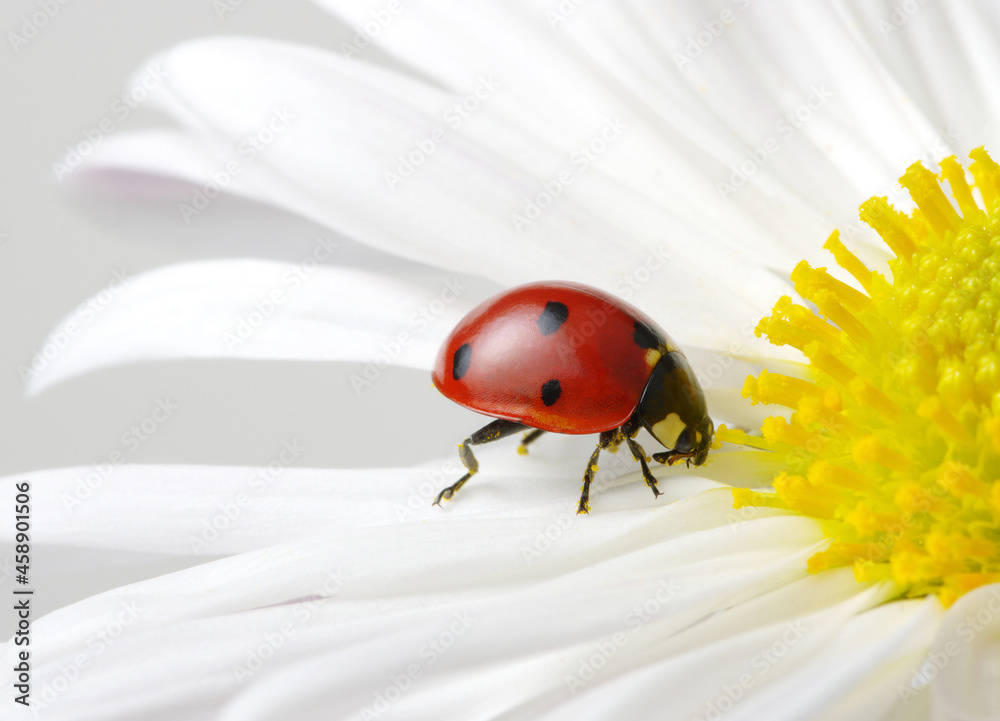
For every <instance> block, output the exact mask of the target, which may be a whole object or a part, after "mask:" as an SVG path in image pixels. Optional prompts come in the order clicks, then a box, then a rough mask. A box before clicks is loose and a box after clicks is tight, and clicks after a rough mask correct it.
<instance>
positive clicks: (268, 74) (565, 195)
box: [91, 39, 792, 348]
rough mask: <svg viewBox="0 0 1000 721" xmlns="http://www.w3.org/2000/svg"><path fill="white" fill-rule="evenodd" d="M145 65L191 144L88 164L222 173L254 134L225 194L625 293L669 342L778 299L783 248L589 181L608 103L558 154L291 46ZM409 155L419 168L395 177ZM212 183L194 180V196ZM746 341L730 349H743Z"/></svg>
mask: <svg viewBox="0 0 1000 721" xmlns="http://www.w3.org/2000/svg"><path fill="white" fill-rule="evenodd" d="M154 64H160V65H162V66H163V67H165V68H166V71H165V72H166V73H167V76H168V80H166V81H165V82H164V83H163V84H162V85H161V87H160V88H159V93H158V96H156V97H158V99H159V102H160V103H161V104H162V105H163V106H164V107H166V108H167V109H168V110H171V111H173V112H174V113H175V114H176V115H177V116H178V117H179V118H180V119H181V120H182V121H186V122H187V123H188V124H189V125H190V126H191V129H192V132H194V133H196V134H199V135H207V136H208V139H207V140H201V139H200V138H196V139H195V140H192V141H189V142H187V143H181V145H182V147H183V149H184V152H183V153H176V154H172V153H170V152H168V151H169V149H170V148H173V147H175V146H176V145H178V142H179V141H177V140H176V138H173V137H172V136H166V137H165V140H166V146H165V149H158V150H151V151H148V152H145V153H142V154H140V155H139V156H138V157H139V159H138V160H137V159H136V157H135V156H134V155H133V156H132V157H129V156H130V155H131V154H130V153H129V152H128V150H129V148H130V147H131V146H134V145H135V143H136V141H135V140H134V139H130V138H128V137H125V138H123V139H119V140H114V141H110V142H109V143H107V144H106V145H105V147H104V148H103V149H102V150H99V152H98V154H97V155H95V157H94V159H93V160H92V161H91V162H92V164H93V167H94V168H100V169H102V170H103V171H105V172H106V171H107V169H108V168H109V167H112V166H114V165H115V164H118V165H119V166H120V167H121V168H122V169H124V170H126V171H127V172H129V173H134V172H135V171H136V169H137V166H139V165H140V164H142V163H149V164H150V165H149V166H148V167H147V170H149V171H150V172H156V173H165V174H179V175H182V176H184V177H190V176H192V175H196V174H197V173H199V172H204V169H205V168H206V167H211V166H212V165H213V164H215V165H217V172H223V170H224V169H225V167H227V166H226V165H225V164H224V163H223V158H220V157H219V156H218V153H219V148H220V147H222V146H224V145H225V142H226V141H227V140H228V142H230V143H233V144H236V143H238V142H239V140H240V139H241V138H244V137H245V136H247V135H248V134H249V135H251V136H252V135H254V133H255V131H258V130H260V129H261V128H264V129H265V130H262V131H261V132H266V135H267V137H268V138H270V139H271V142H269V143H268V144H266V146H262V147H261V149H260V150H259V151H256V150H254V149H253V148H252V147H251V148H250V150H251V151H253V155H252V158H244V157H243V156H242V155H241V153H240V150H241V148H242V149H245V148H243V146H239V147H237V148H233V149H232V151H231V156H230V158H231V159H230V162H233V163H235V164H236V165H237V166H238V167H239V168H240V173H239V174H240V175H241V176H242V177H241V179H240V180H239V182H238V184H237V183H236V182H235V181H234V184H233V189H234V190H235V191H236V192H240V193H243V194H245V195H247V196H248V197H252V198H257V199H267V200H268V202H271V203H273V204H276V205H279V206H281V207H285V208H288V209H289V210H292V211H294V212H297V213H299V214H301V215H304V216H306V217H308V218H311V219H313V220H315V221H317V222H319V223H322V224H323V225H326V226H327V227H330V228H333V229H334V230H337V231H338V232H340V233H343V234H345V235H347V236H350V237H355V238H358V239H361V240H363V241H364V242H367V243H370V244H372V245H373V246H375V247H378V248H380V249H382V250H385V251H388V252H392V253H396V254H399V255H402V256H404V257H407V258H411V259H416V260H420V261H421V262H427V263H433V264H437V265H439V266H441V267H446V268H454V269H457V270H459V271H462V272H467V273H480V274H484V275H486V276H487V277H489V278H492V279H494V280H497V281H499V282H501V283H503V284H507V285H509V284H514V283H517V282H521V281H524V280H529V279H537V278H541V277H563V278H573V279H576V280H581V281H583V282H588V283H591V284H594V285H598V286H600V287H604V288H606V289H611V290H618V291H619V292H622V293H623V294H626V295H632V294H635V295H636V298H642V299H644V300H645V302H646V303H648V304H652V305H655V306H659V307H668V308H671V309H673V310H675V312H676V320H673V321H672V331H671V332H674V333H676V335H678V336H679V337H680V338H681V339H682V341H684V342H686V343H695V344H699V343H700V344H703V345H706V346H709V347H719V348H721V347H724V345H725V343H723V337H724V336H725V335H726V334H725V333H723V325H722V319H724V318H733V317H738V318H742V319H743V321H744V322H749V321H750V320H751V319H755V317H759V316H760V315H761V314H762V312H763V311H765V310H766V309H767V308H768V307H769V305H770V303H771V302H772V301H773V299H774V298H775V297H776V295H778V294H780V293H782V292H787V290H788V288H787V284H786V283H784V282H783V281H780V280H778V279H777V277H776V276H775V275H773V274H771V273H769V272H767V271H765V270H764V269H763V266H764V265H773V266H778V267H789V265H790V263H791V262H792V257H791V256H790V255H783V256H781V257H778V255H775V253H774V252H771V251H767V250H766V245H767V243H766V242H765V241H763V240H760V241H759V242H758V241H754V243H753V245H754V246H756V248H757V252H756V253H755V254H753V255H749V254H746V253H745V251H740V250H738V249H743V248H745V247H746V243H745V239H740V238H738V237H737V236H736V235H735V233H734V232H726V233H721V232H718V231H712V232H710V233H709V232H707V231H706V228H707V218H708V217H709V216H706V215H705V214H704V213H703V212H702V211H701V210H697V212H694V211H692V208H697V207H700V206H695V205H693V204H692V202H691V201H690V200H689V199H683V198H681V199H679V200H677V201H676V205H677V206H678V207H676V208H675V207H672V206H671V204H668V206H667V207H664V206H663V202H662V199H665V198H666V199H671V198H675V197H676V196H677V192H676V189H671V192H657V193H656V195H655V198H654V197H645V196H643V195H640V194H637V193H636V192H635V189H634V188H629V187H626V185H625V184H624V183H623V182H622V180H621V179H620V178H618V177H615V176H613V175H612V174H609V173H608V172H606V171H605V170H603V162H604V159H605V158H611V157H613V156H614V155H615V154H617V153H621V152H625V151H626V150H627V149H628V148H630V147H632V144H634V142H635V141H633V140H628V137H629V133H628V130H629V128H631V127H632V126H631V125H629V124H630V123H633V122H634V121H633V120H632V119H631V118H629V117H628V116H624V115H623V116H622V117H623V118H625V119H624V120H623V121H622V122H624V123H625V124H626V125H628V128H624V129H623V128H621V127H619V124H618V123H617V121H616V120H615V118H616V117H618V113H617V110H616V107H614V106H611V107H608V108H606V109H605V111H604V112H603V113H602V114H601V115H599V116H595V118H594V120H593V122H592V123H591V125H592V128H591V129H590V130H589V131H588V134H587V135H585V136H581V137H578V138H571V139H570V141H569V142H570V143H571V145H570V147H569V149H568V150H567V149H565V148H562V147H557V146H554V145H553V144H551V143H550V142H548V141H547V140H539V139H538V138H536V137H534V136H532V135H531V134H530V133H526V132H525V131H523V130H519V129H518V128H517V126H516V123H514V122H513V121H512V120H511V119H510V118H509V117H507V116H503V115H500V116H497V115H496V114H491V113H487V112H482V113H477V114H475V115H474V116H473V117H471V118H469V119H468V120H467V121H465V120H462V119H461V116H459V119H458V120H453V119H452V118H453V115H454V110H453V108H452V106H453V105H454V104H455V102H456V98H455V97H454V96H452V95H449V94H448V93H444V92H442V91H440V90H438V89H436V88H433V87H431V86H429V85H426V84H423V83H420V82H418V81H414V80H410V79H407V78H404V77H401V76H399V75H397V74H394V73H391V72H388V71H385V70H381V69H377V68H373V67H370V66H368V65H366V64H364V63H352V62H348V61H345V60H343V59H339V58H337V57H335V56H331V55H329V54H325V53H322V52H319V51H315V50H309V49H307V48H302V47H296V46H289V45H282V44H278V43H273V42H263V41H253V40H245V39H244V40H237V39H226V40H218V39H217V40H211V41H201V42H197V43H189V44H187V45H184V46H181V47H180V48H177V49H175V50H174V51H172V52H171V53H170V54H169V55H167V56H165V57H163V58H160V59H158V60H156V61H154ZM482 82H483V83H484V87H485V85H490V88H491V89H489V90H483V89H481V88H480V89H478V90H479V91H480V94H481V95H485V94H486V93H487V92H489V93H497V94H499V93H501V90H500V89H492V81H490V80H488V79H484V80H483V81H482ZM497 82H498V83H502V80H497ZM472 90H476V88H473V89H472ZM470 92H472V91H471V90H470ZM473 97H475V96H474V94H473ZM490 99H492V96H490V97H489V98H488V100H490ZM458 100H459V101H461V98H458ZM488 100H482V101H481V102H482V103H484V104H485V103H487V102H488ZM477 102H480V101H478V100H477ZM279 116H280V117H279ZM636 122H637V121H636ZM271 125H273V126H274V128H276V130H272V129H270V126H271ZM146 137H147V138H148V139H151V140H154V141H156V138H155V137H150V136H146ZM434 137H438V139H437V140H434ZM562 137H565V136H562ZM619 139H621V141H622V142H621V143H619V142H618V140H619ZM591 141H593V142H594V143H595V144H599V145H600V147H601V148H602V149H603V150H602V152H601V153H599V155H600V157H596V156H594V158H593V160H591V159H590V157H589V156H584V155H580V154H577V155H576V156H574V155H573V153H574V151H575V150H576V149H577V148H578V146H579V145H580V143H589V142H591ZM421 144H422V145H423V147H424V150H423V151H421V149H420V147H421ZM564 145H565V143H564ZM431 147H433V150H428V148H431ZM595 147H596V145H595ZM640 147H641V145H640ZM359 149H363V152H359ZM192 152H203V153H204V154H205V157H203V158H201V159H200V160H199V159H197V158H191V157H190V155H191V153H192ZM588 152H590V151H588ZM594 152H595V153H596V151H594ZM629 152H632V153H633V154H636V153H638V154H639V155H640V156H641V155H643V153H642V152H640V151H639V150H638V149H636V150H634V151H629ZM421 153H423V154H424V155H425V156H426V158H424V159H423V160H416V161H414V164H415V165H417V166H419V167H412V168H410V169H409V170H406V169H403V170H401V169H400V168H401V164H403V165H405V164H406V163H408V162H409V161H407V160H405V158H406V157H408V156H409V155H410V154H415V157H416V155H421ZM401 158H403V160H401ZM404 175H406V176H411V175H412V178H410V177H407V178H404V177H403V176H404ZM675 175H676V174H674V173H671V174H670V175H669V177H675ZM560 177H562V178H563V180H559V178H560ZM566 178H569V179H566ZM213 182H214V181H213V180H212V177H211V173H209V175H208V176H207V177H205V178H204V183H205V184H206V185H205V188H203V189H202V190H207V189H208V188H209V187H210V186H212V184H213ZM551 183H556V184H557V185H559V190H558V192H555V191H552V192H555V194H556V195H557V196H558V198H556V199H555V200H552V198H549V200H545V199H543V200H542V201H539V202H540V203H541V205H539V202H536V200H534V198H535V196H536V195H537V194H538V193H543V194H545V193H547V192H549V191H547V190H546V186H547V184H551ZM215 185H218V183H215ZM683 185H684V186H685V187H687V186H689V185H690V184H689V183H684V184H683ZM193 192H194V194H193V195H192V199H191V203H189V204H188V206H189V208H192V209H194V210H190V209H182V210H183V212H185V213H192V212H194V213H197V212H200V211H197V208H196V205H197V203H196V196H197V193H198V192H199V191H197V190H195V191H193ZM212 192H214V191H212ZM550 201H551V206H549V202H550ZM671 203H673V201H671ZM542 206H544V207H542ZM682 211H683V212H682ZM713 222H714V221H713ZM470 239H474V241H475V242H470ZM696 250H697V252H695V251H696ZM779 255H780V254H779ZM596 257H600V258H601V262H600V263H595V262H593V260H592V259H593V258H596ZM702 277H704V278H711V279H712V282H711V284H710V285H708V284H706V283H704V282H702V281H700V280H699V278H702ZM651 280H652V282H650V281H651ZM745 336H746V337H745V339H743V342H744V344H745V345H747V346H757V345H759V341H758V340H757V339H756V338H754V337H753V335H752V334H750V333H747V334H745ZM729 337H730V338H731V335H730V336H729ZM730 342H731V341H730Z"/></svg>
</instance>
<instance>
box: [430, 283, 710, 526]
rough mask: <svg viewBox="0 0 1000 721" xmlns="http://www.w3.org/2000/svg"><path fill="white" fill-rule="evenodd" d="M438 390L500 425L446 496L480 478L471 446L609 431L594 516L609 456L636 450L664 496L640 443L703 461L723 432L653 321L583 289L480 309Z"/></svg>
mask: <svg viewBox="0 0 1000 721" xmlns="http://www.w3.org/2000/svg"><path fill="white" fill-rule="evenodd" d="M432 378H433V381H434V385H435V386H437V388H438V389H439V390H440V391H441V392H442V393H443V394H444V395H445V396H447V397H448V398H450V399H451V400H453V401H455V402H456V403H459V404H460V405H463V406H465V407H466V408H470V409H472V410H474V411H478V412H480V413H483V414H486V415H488V416H492V417H493V418H496V419H498V420H496V421H494V422H493V423H491V424H489V425H488V426H486V427H485V428H482V429H480V431H477V433H475V434H473V435H472V436H470V437H469V438H467V439H466V441H465V443H463V445H462V450H461V457H462V461H463V463H465V465H466V467H467V469H468V470H469V473H467V474H466V476H465V477H463V478H462V479H461V480H459V481H458V482H457V483H455V484H453V485H452V486H450V487H449V488H446V489H445V490H443V491H442V492H441V493H440V494H439V495H438V498H437V500H436V501H435V503H440V501H441V500H442V499H444V498H450V497H451V496H452V495H453V494H454V492H455V491H457V490H458V488H459V487H461V486H462V485H463V484H464V483H465V482H466V481H467V480H468V478H469V477H471V476H472V475H473V474H474V473H476V471H477V470H478V463H477V462H476V460H475V457H474V456H473V454H472V451H471V448H470V446H472V445H478V444H481V443H486V442H489V441H493V440H498V439H499V438H503V437H505V436H508V435H511V434H512V433H516V432H517V431H519V430H524V429H531V428H533V429H537V430H536V432H535V433H532V434H530V435H529V436H528V438H526V439H525V441H523V442H522V445H523V446H526V445H527V444H528V443H530V442H531V441H533V440H534V439H535V438H536V437H537V436H538V435H539V434H540V433H541V432H542V431H552V432H555V433H567V434H585V433H601V440H600V442H599V444H598V447H597V449H596V450H595V451H594V455H593V457H592V459H591V463H590V464H589V465H588V468H587V472H586V473H585V475H584V490H583V495H582V496H581V499H580V505H579V508H578V511H579V512H586V511H587V509H588V506H587V498H588V492H589V484H590V480H592V477H593V470H594V467H595V464H596V461H597V456H598V454H599V452H600V451H601V450H602V449H609V450H615V449H617V446H618V445H619V444H620V443H623V442H624V443H627V444H628V446H629V448H630V450H631V451H632V454H633V456H635V457H636V460H638V461H639V462H640V464H641V466H642V469H643V476H644V478H645V480H646V483H647V485H649V486H650V487H651V488H652V489H653V492H654V493H656V494H657V495H659V491H658V490H657V488H656V479H655V478H654V477H653V476H652V474H651V473H650V472H649V470H648V467H647V465H646V456H645V452H644V451H642V449H641V447H640V446H639V445H638V444H637V443H636V442H635V441H634V440H633V437H634V436H635V434H636V433H637V432H638V430H639V428H640V427H642V426H645V427H646V429H647V430H649V432H650V433H651V434H652V435H653V436H654V437H655V438H656V439H657V440H658V441H660V442H661V443H663V445H664V446H666V447H667V448H671V449H672V450H671V451H670V452H668V453H661V454H655V455H654V456H653V458H654V459H656V460H658V461H660V462H666V463H673V462H674V461H676V460H679V459H687V460H688V462H690V461H691V460H693V461H694V462H695V464H696V465H697V464H700V463H703V462H704V460H705V456H706V455H707V451H708V445H709V443H710V442H711V438H712V434H713V431H714V426H713V425H712V421H711V419H710V418H708V415H707V410H706V407H705V401H704V395H703V393H702V391H701V388H700V387H699V385H698V382H697V380H696V379H695V376H694V373H693V371H692V370H691V368H690V366H689V365H688V363H687V360H686V359H685V358H684V355H683V353H681V351H680V349H679V348H678V346H677V344H676V343H674V342H673V340H671V338H670V337H669V336H668V335H667V334H666V333H665V332H664V331H663V329H662V328H660V327H659V326H658V325H657V324H656V322H655V321H653V320H652V319H651V318H650V317H649V316H647V315H646V314H645V313H643V312H642V311H640V310H639V309H637V308H635V307H633V306H632V305H630V304H628V303H626V302H625V301H623V300H621V299H619V298H616V297H615V296H612V295H609V294H607V293H605V292H603V291H600V290H598V289H596V288H591V287H588V286H585V285H582V284H579V283H570V282H564V281H549V282H542V283H532V284H529V285H523V286H520V287H517V288H513V289H511V290H508V291H505V292H503V293H500V294H499V295H497V296H494V297H493V298H490V299H489V300H487V301H485V302H484V303H482V304H480V305H479V306H477V307H476V308H475V309H473V310H472V311H471V312H470V313H469V314H468V315H467V316H466V317H465V318H464V319H462V321H460V322H459V324H458V326H457V327H456V328H455V329H454V330H453V331H452V333H451V335H450V336H449V337H448V339H447V340H446V341H445V343H444V345H443V346H442V348H441V351H440V353H439V354H438V358H437V362H436V363H435V366H434V371H433V376H432Z"/></svg>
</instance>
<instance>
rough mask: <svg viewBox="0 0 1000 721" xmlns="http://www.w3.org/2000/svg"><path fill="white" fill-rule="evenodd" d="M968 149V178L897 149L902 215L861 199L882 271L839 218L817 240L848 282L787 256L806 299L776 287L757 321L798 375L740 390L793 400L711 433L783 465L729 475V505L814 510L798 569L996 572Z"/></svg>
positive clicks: (937, 590)
mask: <svg viewBox="0 0 1000 721" xmlns="http://www.w3.org/2000/svg"><path fill="white" fill-rule="evenodd" d="M970 158H972V161H973V162H972V163H971V165H970V166H969V168H968V173H970V174H971V177H972V178H973V179H974V182H973V183H970V182H969V180H968V176H967V174H966V172H967V171H966V170H965V169H964V168H963V167H962V165H961V164H960V163H959V162H958V161H957V160H956V159H955V158H947V159H945V160H944V161H942V163H941V174H940V176H935V175H934V174H933V173H932V172H931V171H929V170H927V169H926V168H924V167H923V166H922V165H921V164H920V163H916V164H914V165H912V166H910V167H909V168H908V169H907V171H906V173H905V174H904V175H903V177H902V178H901V179H900V183H901V184H902V185H903V186H904V187H905V188H906V189H907V190H908V191H909V193H910V196H911V197H912V198H913V200H914V202H915V203H916V206H917V207H916V210H914V212H913V213H912V214H910V215H906V214H904V213H901V212H899V211H897V210H895V209H893V208H892V207H890V206H889V203H888V201H887V200H886V199H885V198H872V199H870V200H869V201H867V202H866V203H864V204H863V205H862V206H861V218H862V220H864V221H865V222H866V223H868V224H869V225H871V226H872V228H874V229H875V230H876V231H877V232H878V234H879V235H880V236H881V237H882V240H883V241H884V242H885V243H886V245H887V246H888V247H889V249H890V250H891V251H892V252H893V253H894V254H895V256H896V257H895V258H894V259H892V260H890V261H889V269H890V271H891V272H892V278H891V280H889V279H888V278H887V277H885V276H883V275H882V274H880V273H874V272H872V271H870V270H869V269H868V268H866V267H865V266H864V264H863V263H862V262H861V260H860V259H859V258H858V257H857V256H856V255H854V254H853V253H852V252H851V251H849V250H848V249H847V248H846V247H845V246H844V245H843V243H841V241H840V236H839V234H838V233H837V232H834V233H833V234H831V235H830V237H829V238H828V239H827V241H826V244H825V246H824V247H825V248H826V249H827V250H829V251H830V252H831V253H832V254H833V256H834V258H835V260H836V261H837V263H838V264H839V265H840V266H841V267H842V268H843V269H844V270H846V271H847V273H849V274H850V276H852V277H853V278H854V279H855V280H856V281H857V283H858V285H859V286H860V287H861V289H862V290H858V289H857V288H855V287H853V286H851V285H848V284H846V283H844V282H842V281H839V280H837V279H835V278H834V277H833V276H831V275H830V274H829V273H827V272H826V270H825V269H824V268H813V267H811V266H809V265H808V264H806V263H800V264H799V265H798V266H797V267H796V268H795V270H794V271H793V273H792V281H793V283H794V284H795V288H796V291H797V292H798V293H799V294H800V295H801V296H802V297H803V298H805V299H806V300H808V301H810V302H811V303H812V304H813V307H814V308H815V311H814V310H811V309H810V308H807V307H804V306H801V305H798V304H796V303H794V302H793V301H792V300H791V299H790V298H787V297H786V298H781V299H780V300H779V301H778V302H777V303H776V304H775V307H774V311H773V313H772V315H771V316H770V317H768V318H765V319H764V320H762V321H761V322H760V324H759V325H758V327H757V333H758V335H761V334H763V335H766V336H767V338H768V340H769V341H771V342H772V343H775V344H779V345H790V346H792V347H795V348H797V349H799V350H800V351H802V352H803V353H804V355H805V356H806V358H808V360H809V364H810V367H811V368H810V370H811V374H810V378H809V380H804V379H799V378H794V377H790V376H787V375H782V374H780V373H773V372H769V371H767V370H764V371H762V372H761V373H760V375H758V376H757V377H750V378H748V379H747V381H746V384H745V385H744V388H743V395H744V397H746V398H749V399H750V401H751V402H752V403H771V404H778V405H781V406H785V407H786V408H789V409H791V410H792V411H793V412H792V414H791V417H790V418H788V419H786V418H785V417H782V416H772V417H770V418H768V419H766V420H765V421H764V423H763V424H762V426H761V436H756V435H748V434H745V433H742V432H739V431H733V430H729V429H726V432H725V433H723V435H722V438H721V439H722V440H724V441H727V442H736V443H743V444H744V445H751V446H753V447H756V448H760V449H763V450H764V451H765V452H768V453H770V454H771V455H770V456H769V457H770V458H772V459H775V460H776V461H777V467H779V468H783V469H784V470H779V471H778V472H777V475H776V476H775V478H774V480H773V486H774V492H773V493H765V492H758V491H749V490H745V489H734V491H733V495H734V501H735V507H737V508H741V507H744V506H761V507H770V508H782V509H787V510H790V511H795V512H798V513H803V514H806V515H810V516H814V517H816V518H819V519H822V521H823V529H824V531H825V532H826V533H827V535H829V536H830V537H831V543H830V545H829V546H828V547H827V548H826V549H825V550H824V551H821V552H819V553H817V554H816V555H814V556H813V557H812V558H811V559H810V560H809V564H808V565H809V570H810V571H814V572H818V571H823V570H826V569H830V568H836V567H838V566H849V567H851V568H853V570H854V573H855V576H856V577H857V578H858V579H859V580H864V581H882V580H885V581H891V582H893V583H895V584H896V585H897V587H899V588H900V589H901V592H902V593H904V594H906V595H908V596H920V595H926V594H931V593H933V594H937V595H938V597H939V598H940V600H941V601H942V602H943V603H944V604H946V605H947V604H950V603H953V602H954V601H955V600H956V599H957V598H959V597H960V596H961V595H962V594H963V593H967V592H968V591H970V590H972V589H973V588H978V587H979V586H981V585H983V584H985V583H995V582H998V581H1000V166H998V165H997V164H996V163H995V162H993V160H992V159H991V158H990V157H989V155H987V154H986V151H985V150H983V149H982V148H977V149H976V150H973V151H972V152H971V153H970ZM945 182H946V183H947V184H948V186H949V188H950V196H951V197H953V198H954V205H953V204H952V201H950V200H949V195H948V194H946V193H945V192H944V190H943V189H942V184H943V183H945ZM977 189H978V193H979V195H980V196H981V197H982V200H983V206H984V207H980V205H979V204H978V203H977V200H976V198H977V195H976V193H975V192H974V191H975V190H977ZM956 206H957V207H956Z"/></svg>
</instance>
